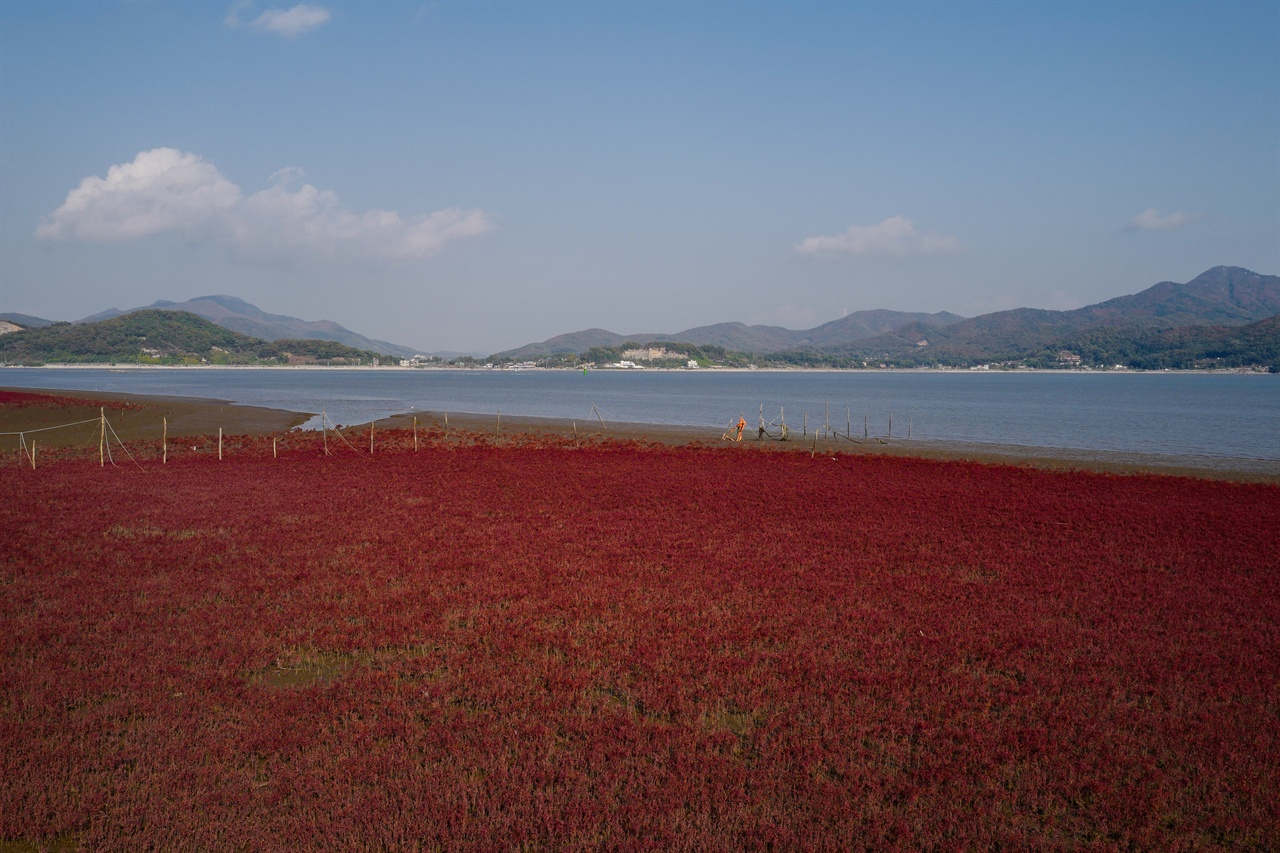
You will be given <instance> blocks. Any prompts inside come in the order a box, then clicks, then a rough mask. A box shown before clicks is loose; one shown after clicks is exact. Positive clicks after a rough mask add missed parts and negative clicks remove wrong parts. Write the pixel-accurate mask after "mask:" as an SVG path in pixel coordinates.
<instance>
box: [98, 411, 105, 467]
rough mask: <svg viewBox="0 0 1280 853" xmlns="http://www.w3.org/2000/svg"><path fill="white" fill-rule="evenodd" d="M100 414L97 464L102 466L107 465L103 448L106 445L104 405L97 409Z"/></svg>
mask: <svg viewBox="0 0 1280 853" xmlns="http://www.w3.org/2000/svg"><path fill="white" fill-rule="evenodd" d="M99 411H100V412H101V414H102V424H101V428H100V429H99V430H98V465H99V466H100V467H102V468H105V467H107V460H106V456H105V450H104V448H105V447H106V445H107V410H106V407H105V406H104V407H103V408H102V409H100V410H99Z"/></svg>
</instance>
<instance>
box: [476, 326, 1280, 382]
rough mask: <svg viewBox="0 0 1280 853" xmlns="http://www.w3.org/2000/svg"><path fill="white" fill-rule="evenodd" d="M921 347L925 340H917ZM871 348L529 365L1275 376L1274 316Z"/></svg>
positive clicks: (1278, 331) (598, 349)
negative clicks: (1007, 341) (956, 344)
mask: <svg viewBox="0 0 1280 853" xmlns="http://www.w3.org/2000/svg"><path fill="white" fill-rule="evenodd" d="M922 340H923V339H922ZM879 343H881V342H880V341H876V342H875V343H872V344H864V345H862V346H858V345H857V344H854V345H848V346H845V347H840V348H827V349H820V348H804V349H794V350H785V351H782V352H772V353H747V352H739V351H734V350H729V349H725V348H724V347H720V346H715V345H708V344H703V345H697V344H690V343H686V342H680V341H653V342H651V343H646V344H640V343H637V342H635V341H626V342H624V343H623V344H621V345H619V346H595V347H591V348H590V349H587V350H585V351H583V352H580V353H568V352H563V353H554V354H551V355H546V356H542V357H540V358H537V359H534V360H533V363H534V364H536V365H538V366H539V367H548V368H568V367H581V366H585V365H595V366H601V365H607V364H617V363H618V362H620V361H622V360H623V359H624V358H626V355H627V353H628V352H629V351H632V350H637V349H644V350H649V349H654V350H665V353H664V354H663V355H662V356H660V357H655V358H643V357H641V358H639V359H637V360H636V363H637V365H639V366H644V367H651V368H667V369H674V368H683V367H686V365H687V364H688V362H689V361H690V360H693V361H696V362H697V363H698V366H699V367H731V368H745V367H752V366H755V367H759V368H814V369H822V368H826V369H844V370H850V369H864V368H882V367H895V368H925V367H933V368H957V369H959V368H969V367H975V366H978V365H988V366H990V367H995V368H1006V369H1014V368H1033V369H1041V370H1044V369H1050V370H1052V369H1084V368H1088V369H1114V368H1117V367H1120V368H1126V369H1132V370H1195V369H1201V370H1203V369H1254V370H1260V371H1267V372H1271V373H1280V315H1277V316H1274V317H1269V318H1267V319H1265V320H1261V321H1259V322H1257V323H1250V324H1248V325H1244V326H1180V327H1177V328H1171V329H1152V328H1144V327H1137V326H1122V327H1117V326H1106V327H1098V328H1093V329H1088V330H1085V331H1083V332H1078V333H1075V334H1067V335H1064V336H1062V337H1061V338H1057V339H1054V340H1052V341H1051V342H1050V343H1047V344H1041V345H1038V346H1034V347H1032V348H1019V347H1017V346H1008V345H1006V346H1002V345H1001V343H1000V342H999V341H994V342H989V343H988V344H987V346H985V347H983V348H982V349H981V350H976V348H975V351H974V352H967V351H965V350H964V349H962V348H961V349H958V350H955V349H953V350H952V351H951V352H943V351H939V350H937V349H934V350H930V349H929V346H928V344H927V343H924V344H922V345H915V346H913V347H912V348H911V349H910V350H908V351H905V352H904V351H899V352H890V351H888V350H886V349H885V348H883V346H877V345H876V344H879ZM466 361H467V362H468V363H471V364H475V363H488V364H492V365H495V366H507V365H510V364H513V363H516V362H515V359H513V358H511V357H510V356H503V355H497V356H491V357H490V358H489V359H485V360H483V362H479V361H477V360H475V359H467V360H466Z"/></svg>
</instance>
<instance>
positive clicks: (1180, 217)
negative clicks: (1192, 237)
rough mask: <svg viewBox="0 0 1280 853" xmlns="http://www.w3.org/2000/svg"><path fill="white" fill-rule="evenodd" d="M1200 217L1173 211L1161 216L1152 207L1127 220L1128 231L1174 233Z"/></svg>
mask: <svg viewBox="0 0 1280 853" xmlns="http://www.w3.org/2000/svg"><path fill="white" fill-rule="evenodd" d="M1199 218H1200V217H1199V216H1197V215H1195V214H1193V213H1184V212H1183V211H1181V210H1175V211H1174V212H1173V213H1170V214H1169V215H1167V216H1164V215H1161V213H1160V211H1158V210H1156V209H1155V208H1154V207H1148V208H1147V209H1146V210H1144V211H1142V212H1141V213H1139V214H1138V215H1137V216H1135V217H1133V219H1131V220H1129V227H1128V228H1127V229H1126V230H1128V231H1176V230H1177V229H1179V228H1182V227H1183V226H1184V225H1189V224H1191V223H1192V222H1195V221H1196V220H1197V219H1199Z"/></svg>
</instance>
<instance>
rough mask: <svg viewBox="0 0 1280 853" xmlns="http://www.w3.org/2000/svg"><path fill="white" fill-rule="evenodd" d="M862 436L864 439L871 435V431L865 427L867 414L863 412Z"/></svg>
mask: <svg viewBox="0 0 1280 853" xmlns="http://www.w3.org/2000/svg"><path fill="white" fill-rule="evenodd" d="M862 437H863V438H864V439H865V438H870V437H871V433H870V431H869V430H868V428H867V416H866V415H865V414H864V415H863V416H862Z"/></svg>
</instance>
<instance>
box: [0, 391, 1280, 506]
mask: <svg viewBox="0 0 1280 853" xmlns="http://www.w3.org/2000/svg"><path fill="white" fill-rule="evenodd" d="M147 369H150V368H147ZM288 369H293V368H288ZM333 369H350V368H333ZM0 391H12V392H18V393H28V394H46V395H52V396H57V397H67V398H72V399H78V400H84V401H86V405H85V406H81V407H68V408H67V409H65V411H66V412H67V420H68V421H71V420H78V419H81V418H80V417H79V416H84V417H92V418H96V417H97V416H98V410H97V408H94V407H93V406H92V405H91V404H90V401H105V402H119V403H122V404H129V405H130V406H132V407H134V408H132V409H127V410H123V411H119V412H117V413H116V414H115V415H112V416H111V417H110V418H109V419H110V420H111V422H112V426H113V428H114V429H116V430H117V431H118V432H119V433H120V437H121V438H122V439H124V440H126V441H148V440H156V439H159V438H160V437H161V435H162V434H163V433H164V430H165V429H166V425H165V423H164V422H165V421H167V430H168V434H169V435H170V436H173V437H179V436H198V435H216V434H217V433H218V430H219V429H222V430H224V432H225V434H227V435H267V434H272V433H283V432H288V431H290V430H293V429H297V428H299V427H301V426H302V425H303V424H305V423H307V422H308V421H310V420H312V419H313V418H314V417H315V415H314V414H313V413H308V412H294V411H288V410H284V409H272V408H267V407H262V406H252V405H241V404H238V403H233V402H230V401H227V400H220V399H212V398H200V397H180V396H157V395H142V394H131V393H125V392H109V391H87V390H79V389H77V390H67V389H58V388H27V387H13V386H0ZM415 418H417V423H418V427H419V428H420V429H434V430H446V431H454V430H456V431H459V432H469V433H478V434H483V435H488V436H491V437H493V438H495V439H499V440H500V439H502V438H504V437H510V436H514V435H522V434H523V435H556V436H560V437H563V438H574V437H577V438H579V439H583V440H589V439H590V440H615V441H639V442H648V443H654V444H664V445H669V446H700V447H707V448H717V447H718V448H724V449H731V450H740V451H742V452H801V453H809V454H811V455H816V454H818V453H822V454H826V455H831V454H835V453H842V454H846V455H858V454H872V455H888V456H908V457H916V458H923V459H936V460H965V461H972V462H980V463H984V464H993V465H1014V466H1021V467H1030V468H1040V469H1047V470H1055V471H1094V472H1100V473H1107V474H1122V475H1134V474H1156V475H1166V476H1183V477H1196V478H1201V479H1213V480H1228V481H1234V482H1253V483H1272V484H1280V461H1274V460H1266V459H1252V458H1236V457H1201V456H1173V455H1168V454H1142V453H1127V452H1121V451H1108V450H1090V449H1079V448H1060V447H1043V446H1030V445H1010V444H985V443H980V442H966V441H953V440H937V439H903V438H894V439H881V438H876V437H871V438H867V439H848V438H845V437H843V436H837V435H834V434H832V435H828V436H826V437H823V436H818V435H816V434H813V433H809V434H808V435H804V434H802V433H800V432H792V433H791V437H790V439H789V440H787V441H782V440H779V439H778V438H776V437H768V436H766V437H765V439H764V440H763V441H761V440H757V438H756V433H755V432H754V431H752V430H747V431H746V432H745V433H744V435H743V440H742V441H741V442H740V443H739V442H736V441H727V440H724V439H723V438H722V434H723V433H722V430H721V428H720V427H701V426H687V425H674V424H650V423H627V422H612V421H607V422H604V423H603V424H602V423H600V422H599V421H575V420H571V419H565V418H545V417H534V416H522V415H501V414H499V415H494V414H484V413H467V412H433V411H417V412H405V413H400V414H395V415H391V416H388V417H383V418H378V419H377V420H374V421H372V424H373V425H374V427H375V429H382V430H388V429H405V430H408V429H412V428H413V423H414V419H415ZM162 419H163V420H162ZM49 420H50V417H49V410H48V409H41V408H38V407H30V408H4V407H0V433H15V432H17V431H25V432H30V433H34V432H36V431H37V430H46V429H47V428H48V427H50V426H52V425H53V424H50V423H49ZM369 426H370V422H368V421H366V422H363V423H359V424H351V425H343V426H342V427H341V430H342V432H344V433H351V432H360V431H367V430H368V429H369ZM84 431H85V430H81V432H84ZM88 431H91V432H93V434H94V435H95V436H96V434H97V427H96V426H95V427H93V429H92V430H88ZM84 440H85V439H84V438H83V436H79V435H78V433H76V431H75V430H68V431H67V433H66V434H65V435H63V434H59V433H57V432H42V433H41V437H40V442H41V444H42V445H43V446H51V447H57V446H71V445H75V444H77V443H83V441H84ZM95 440H96V439H95ZM18 443H19V439H18V436H16V435H0V450H6V451H7V450H10V449H15V448H16V447H17V446H18ZM11 445H12V447H11Z"/></svg>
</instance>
